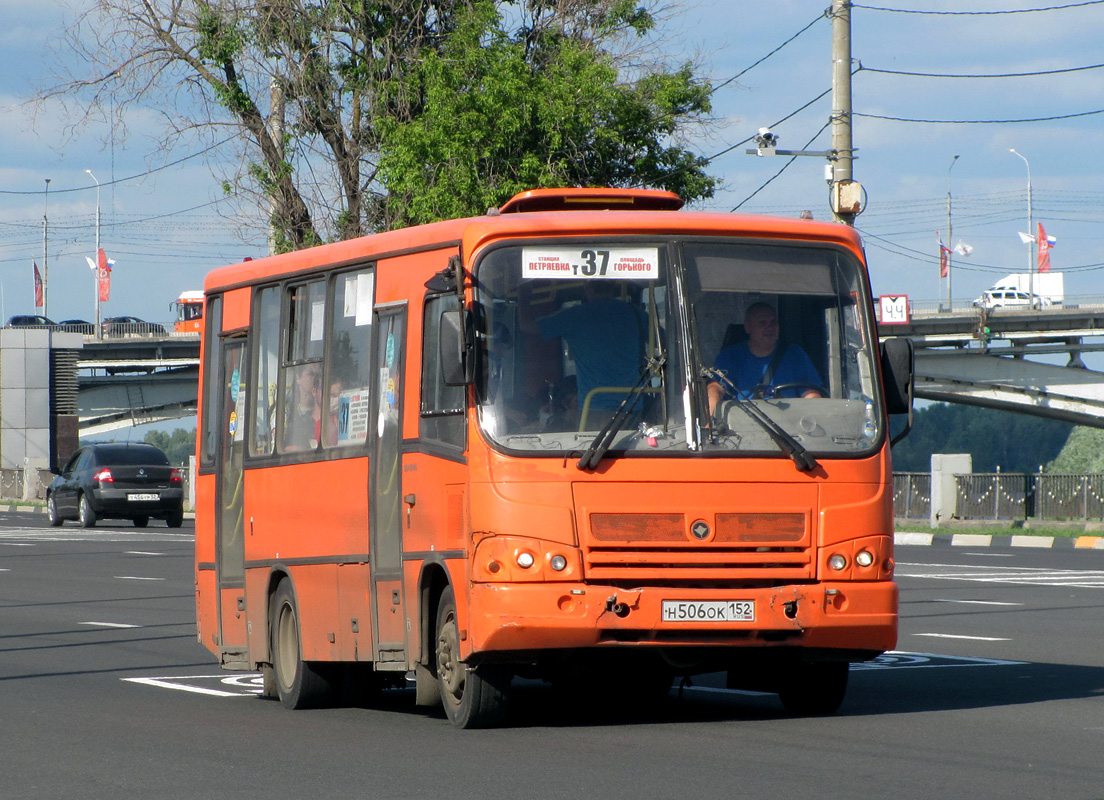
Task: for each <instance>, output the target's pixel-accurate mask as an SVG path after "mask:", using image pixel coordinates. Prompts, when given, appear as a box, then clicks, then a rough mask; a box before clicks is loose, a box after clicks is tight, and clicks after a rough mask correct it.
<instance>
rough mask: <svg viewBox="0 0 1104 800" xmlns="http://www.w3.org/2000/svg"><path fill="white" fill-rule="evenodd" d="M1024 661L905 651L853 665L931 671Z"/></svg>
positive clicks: (858, 667)
mask: <svg viewBox="0 0 1104 800" xmlns="http://www.w3.org/2000/svg"><path fill="white" fill-rule="evenodd" d="M1024 663H1026V662H1024V661H1005V660H1002V659H998V658H978V657H976V656H940V655H935V654H934V653H909V652H906V651H903V650H890V651H889V652H887V653H882V655H880V656H878V657H877V658H875V659H874V660H873V661H864V662H862V663H860V664H852V665H851V669H852V670H868V669H903V668H908V669H918V668H924V669H931V668H933V667H1004V666H1009V665H1016V664H1024Z"/></svg>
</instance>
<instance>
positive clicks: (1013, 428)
mask: <svg viewBox="0 0 1104 800" xmlns="http://www.w3.org/2000/svg"><path fill="white" fill-rule="evenodd" d="M1073 429H1074V426H1073V425H1072V424H1070V423H1068V422H1060V421H1058V420H1050V419H1040V418H1038V417H1033V416H1030V415H1028V414H1017V413H1015V412H1011V411H995V410H993V409H986V408H980V407H977V406H967V405H961V404H958V403H933V404H932V405H930V406H928V407H926V408H923V409H921V410H919V411H917V412H916V419H915V424H914V426H913V429H912V431H911V432H910V433H909V435H908V436H907V437H905V438H904V439H903V440H901V441H900V442H899V443H898V444H897V445H896V446H894V448H893V468H894V469H895V470H897V471H899V472H927V471H928V470H929V469H931V457H932V454H933V453H969V454H970V455H971V456H972V457H973V465H974V471H975V472H995V471H996V470H997V469H998V468H999V469H1000V470H1001V472H1024V473H1034V472H1037V471H1038V469H1039V467H1040V466H1042V465H1045V464H1047V462H1049V461H1050V460H1051V459H1053V458H1054V457H1055V456H1056V455H1057V454H1058V453H1059V451H1060V450H1062V447H1063V445H1064V444H1065V443H1066V440H1067V438H1069V436H1070V431H1071V430H1073Z"/></svg>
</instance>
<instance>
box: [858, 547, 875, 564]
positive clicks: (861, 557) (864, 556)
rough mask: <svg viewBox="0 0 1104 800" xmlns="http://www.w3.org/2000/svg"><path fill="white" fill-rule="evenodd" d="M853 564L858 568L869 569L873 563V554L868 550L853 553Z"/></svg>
mask: <svg viewBox="0 0 1104 800" xmlns="http://www.w3.org/2000/svg"><path fill="white" fill-rule="evenodd" d="M855 563H856V564H858V565H859V566H860V567H869V566H870V565H871V564H873V563H874V554H873V553H871V552H870V551H869V550H860V551H859V552H857V553H855Z"/></svg>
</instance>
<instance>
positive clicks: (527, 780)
mask: <svg viewBox="0 0 1104 800" xmlns="http://www.w3.org/2000/svg"><path fill="white" fill-rule="evenodd" d="M190 525H191V523H190V522H186V523H185V527H184V528H182V529H178V530H169V529H167V528H164V527H159V523H155V522H151V525H150V527H149V528H147V529H144V530H139V529H135V528H133V527H130V526H129V525H120V526H118V527H110V526H107V525H102V526H97V527H96V528H95V529H93V530H91V531H85V530H82V529H80V528H76V527H72V526H70V525H68V524H67V525H66V526H65V527H63V528H61V529H60V530H59V529H50V528H48V527H46V526H45V519H44V517H43V516H41V515H31V514H19V513H0V720H2V725H0V759H2V761H0V798H62V797H65V798H108V797H110V798H143V800H151V799H152V798H210V797H214V796H224V797H228V798H262V797H263V798H312V800H317V799H319V798H351V797H357V798H361V797H365V798H425V797H430V796H434V795H443V796H447V797H449V798H450V800H460V799H461V798H572V800H576V798H623V797H640V798H679V799H680V800H684V799H685V798H714V797H716V798H730V797H764V798H766V797H770V798H779V797H791V798H855V797H901V798H920V797H923V798H932V797H938V798H960V797H961V798H966V797H969V798H996V797H1000V798H1041V797H1062V798H1104V636H1102V634H1104V614H1102V611H1104V551H1071V550H1066V551H1035V550H1030V551H1014V550H1011V549H1005V550H1001V549H999V548H983V549H971V548H951V547H938V546H933V547H900V548H898V551H897V561H898V565H899V566H898V579H899V582H900V584H901V589H902V605H901V615H902V621H901V636H900V640H899V645H898V651H897V652H895V653H894V654H887V655H886V656H883V657H882V659H880V660H879V661H878V662H876V663H873V664H870V665H863V666H861V667H856V668H854V669H853V671H852V675H851V687H850V690H849V693H848V696H847V699H846V700H845V701H844V705H843V708H842V709H841V711H840V713H839V714H838V715H837V716H835V717H830V718H824V719H792V718H788V717H786V716H785V714H784V713H783V711H782V708H781V705H780V704H779V702H778V700H777V698H775V697H774V696H772V695H753V694H742V693H735V692H730V691H726V690H723V689H719V688H716V687H715V686H710V685H709V684H710V681H708V680H705V681H698V682H697V684H698V685H695V686H691V687H685V688H683V689H682V690H681V692H680V691H677V690H673V691H672V692H671V694H670V695H669V696H668V697H667V698H666V699H665V700H664V701H663V702H662V703H661V704H660V705H658V706H656V707H654V708H650V709H644V710H639V711H636V712H628V711H616V710H611V709H603V710H594V709H589V708H587V707H585V706H584V707H579V706H572V705H571V704H569V703H564V702H563V700H562V698H560V697H558V696H555V695H553V694H552V692H551V690H549V689H546V688H544V687H543V686H540V685H537V684H525V685H522V686H520V687H519V688H518V690H517V692H516V694H517V702H516V703H515V707H514V709H513V712H512V715H511V718H510V726H509V727H508V728H506V729H501V730H492V731H459V730H455V729H453V728H452V727H451V726H450V725H449V724H448V723H447V722H446V721H445V719H444V717H443V715H442V714H440V713H433V712H428V711H425V710H419V709H416V708H414V707H413V705H412V702H411V700H412V697H411V693H410V692H409V691H395V692H389V693H388V696H387V697H386V698H385V699H384V701H383V703H382V704H381V706H380V707H377V708H363V707H346V708H337V709H327V710H319V711H299V712H291V711H287V710H285V709H284V708H283V707H282V706H280V704H279V703H276V702H273V701H268V700H263V699H260V698H259V697H257V694H256V692H257V690H258V689H259V687H258V686H257V685H256V681H255V679H254V678H253V677H252V676H250V675H247V674H236V673H223V672H220V670H219V669H218V668H217V667H216V665H215V664H214V662H213V659H212V657H211V655H210V654H209V653H208V652H207V651H206V650H205V649H204V648H202V647H201V646H200V645H199V644H198V643H197V642H196V640H195V632H194V611H193V582H192V566H191V565H192V542H191V534H192V531H191V528H190Z"/></svg>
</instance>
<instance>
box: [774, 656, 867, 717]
mask: <svg viewBox="0 0 1104 800" xmlns="http://www.w3.org/2000/svg"><path fill="white" fill-rule="evenodd" d="M849 666H850V665H849V664H848V663H847V662H846V661H817V662H811V663H804V662H800V663H796V664H792V665H790V667H789V668H788V669H786V670H785V672H784V674H783V678H782V684H781V686H780V688H779V690H778V698H779V699H780V700H781V701H782V705H783V706H785V708H786V711H788V712H789V713H790V714H792V715H794V716H796V717H825V716H829V715H831V714H835V713H836V712H837V711H838V710H839V707H840V704H841V703H842V702H843V696H844V695H845V694H846V693H847V675H848V668H849Z"/></svg>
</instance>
